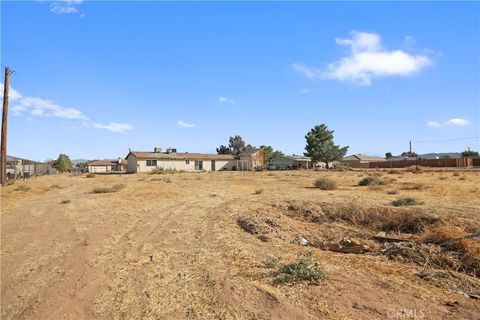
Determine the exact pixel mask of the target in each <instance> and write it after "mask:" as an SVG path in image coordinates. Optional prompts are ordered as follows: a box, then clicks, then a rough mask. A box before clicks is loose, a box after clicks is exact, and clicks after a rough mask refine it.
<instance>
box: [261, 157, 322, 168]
mask: <svg viewBox="0 0 480 320" xmlns="http://www.w3.org/2000/svg"><path fill="white" fill-rule="evenodd" d="M269 168H271V169H273V170H286V169H312V168H313V164H312V159H311V158H310V157H304V156H297V155H292V156H283V157H278V158H275V159H273V160H272V161H270V163H269Z"/></svg>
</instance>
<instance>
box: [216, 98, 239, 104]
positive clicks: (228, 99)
mask: <svg viewBox="0 0 480 320" xmlns="http://www.w3.org/2000/svg"><path fill="white" fill-rule="evenodd" d="M218 102H220V103H222V104H226V103H229V104H235V103H236V102H235V100H233V99H232V98H228V97H218Z"/></svg>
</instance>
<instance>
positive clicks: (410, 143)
mask: <svg viewBox="0 0 480 320" xmlns="http://www.w3.org/2000/svg"><path fill="white" fill-rule="evenodd" d="M408 143H409V145H410V155H411V154H412V141H409V142H408Z"/></svg>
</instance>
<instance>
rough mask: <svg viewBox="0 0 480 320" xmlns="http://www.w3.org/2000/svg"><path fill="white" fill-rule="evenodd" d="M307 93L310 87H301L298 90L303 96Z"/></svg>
mask: <svg viewBox="0 0 480 320" xmlns="http://www.w3.org/2000/svg"><path fill="white" fill-rule="evenodd" d="M309 93H310V89H308V88H303V89H302V90H300V94H301V95H303V96H306V95H307V94H309Z"/></svg>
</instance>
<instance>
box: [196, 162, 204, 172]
mask: <svg viewBox="0 0 480 320" xmlns="http://www.w3.org/2000/svg"><path fill="white" fill-rule="evenodd" d="M195 170H203V161H195Z"/></svg>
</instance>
